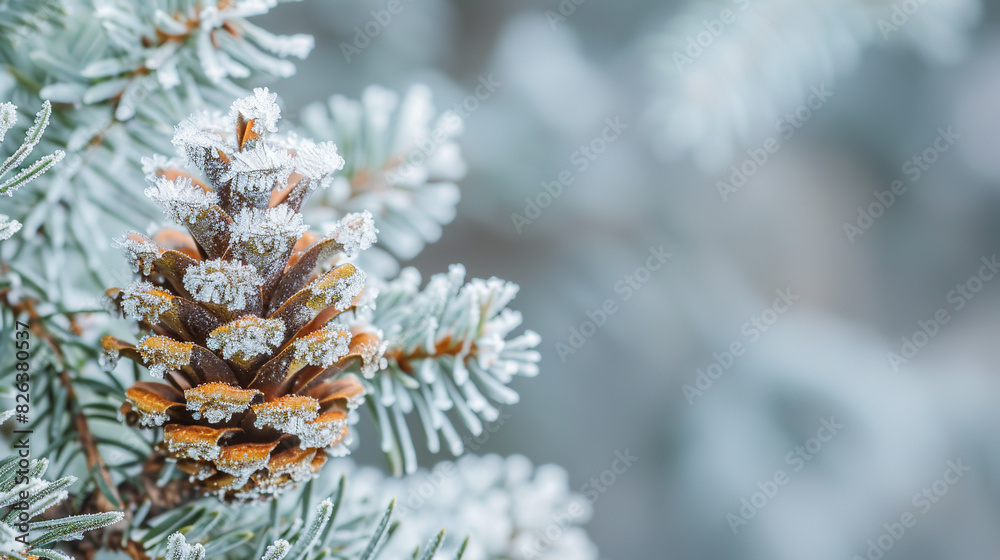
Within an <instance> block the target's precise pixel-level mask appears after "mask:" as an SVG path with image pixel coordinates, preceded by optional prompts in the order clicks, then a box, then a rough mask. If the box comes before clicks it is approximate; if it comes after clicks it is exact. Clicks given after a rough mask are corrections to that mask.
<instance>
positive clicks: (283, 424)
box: [252, 395, 319, 435]
mask: <svg viewBox="0 0 1000 560" xmlns="http://www.w3.org/2000/svg"><path fill="white" fill-rule="evenodd" d="M252 408H253V411H254V413H255V414H256V415H257V419H256V420H254V424H253V425H254V427H256V428H265V427H268V426H271V427H273V428H275V429H278V430H280V431H282V432H287V433H290V434H296V435H301V434H305V433H307V432H311V431H312V429H311V427H310V428H309V429H307V428H306V423H307V422H310V421H312V420H315V419H316V413H317V412H318V411H319V401H317V400H316V399H314V398H312V397H303V396H299V395H286V396H284V397H281V398H280V399H277V400H274V401H271V402H266V403H264V404H257V405H254V406H253V407H252Z"/></svg>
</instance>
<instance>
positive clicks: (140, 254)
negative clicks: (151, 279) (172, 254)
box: [111, 232, 163, 276]
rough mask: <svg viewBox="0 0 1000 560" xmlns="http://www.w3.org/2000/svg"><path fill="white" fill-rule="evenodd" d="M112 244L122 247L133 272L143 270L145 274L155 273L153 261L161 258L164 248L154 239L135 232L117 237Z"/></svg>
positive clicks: (118, 247)
mask: <svg viewBox="0 0 1000 560" xmlns="http://www.w3.org/2000/svg"><path fill="white" fill-rule="evenodd" d="M111 246H112V247H114V248H115V249H121V252H122V254H123V255H125V260H127V261H128V263H129V266H131V267H132V272H140V271H142V274H143V276H149V275H150V274H152V273H153V262H154V261H156V259H158V258H160V254H161V253H162V252H163V249H162V248H161V247H160V246H159V245H157V244H156V243H155V242H154V241H153V240H152V239H149V238H148V237H146V236H145V235H141V234H138V233H135V232H132V233H126V234H125V235H123V236H121V237H119V238H118V239H115V240H114V241H113V242H112V243H111Z"/></svg>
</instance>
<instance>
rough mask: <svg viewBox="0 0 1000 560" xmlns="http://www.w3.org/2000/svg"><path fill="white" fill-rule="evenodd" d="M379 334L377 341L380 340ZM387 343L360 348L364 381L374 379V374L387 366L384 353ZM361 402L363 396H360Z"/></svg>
mask: <svg viewBox="0 0 1000 560" xmlns="http://www.w3.org/2000/svg"><path fill="white" fill-rule="evenodd" d="M381 338H382V336H381V333H380V335H379V339H381ZM388 346H389V345H388V343H386V342H379V343H377V344H375V343H370V344H366V345H364V346H362V347H361V348H360V352H361V375H363V376H364V377H365V379H371V378H372V377H375V374H376V373H378V372H379V370H383V369H385V368H386V367H388V366H389V363H388V360H386V359H385V351H386V349H387V348H388ZM362 400H364V396H363V395H362Z"/></svg>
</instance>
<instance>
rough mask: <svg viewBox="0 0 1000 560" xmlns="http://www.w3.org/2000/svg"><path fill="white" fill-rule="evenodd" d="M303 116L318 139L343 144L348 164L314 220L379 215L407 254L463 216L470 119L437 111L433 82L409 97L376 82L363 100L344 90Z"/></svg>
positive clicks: (396, 250)
mask: <svg viewBox="0 0 1000 560" xmlns="http://www.w3.org/2000/svg"><path fill="white" fill-rule="evenodd" d="M301 120H302V123H303V126H304V127H305V129H306V130H307V131H308V132H309V133H310V135H311V136H313V137H314V138H318V139H321V140H329V141H332V142H335V143H336V144H337V147H338V148H339V149H340V153H341V155H342V156H343V157H344V161H345V162H346V163H345V166H344V171H343V174H342V175H341V176H338V177H336V178H334V179H333V185H332V186H331V188H330V189H327V190H326V191H324V192H323V193H321V195H320V196H319V197H318V198H317V200H316V202H315V203H314V204H313V205H312V206H311V207H310V208H308V209H307V216H308V217H310V218H311V219H313V220H316V221H327V222H330V221H333V220H335V219H339V218H340V217H342V216H343V215H344V214H345V213H349V212H361V211H367V212H371V213H372V214H373V215H374V217H375V225H376V226H377V227H378V228H379V231H380V233H381V235H380V238H379V243H380V246H382V247H384V248H385V249H387V250H388V251H389V253H391V254H393V255H395V256H396V257H398V258H400V259H409V258H412V257H414V256H416V254H417V253H419V252H420V251H421V250H422V249H423V247H424V245H425V244H426V243H432V242H434V241H437V240H438V239H439V238H440V237H441V226H442V225H444V224H447V223H449V222H451V221H452V220H453V219H454V217H455V206H456V204H457V203H458V199H459V191H458V186H457V185H456V184H455V182H456V181H458V180H460V179H461V178H462V177H463V176H464V175H465V172H466V167H465V163H464V162H463V161H462V158H461V153H460V150H459V147H458V144H457V143H456V141H455V139H456V137H457V136H458V135H459V134H461V132H462V127H463V124H462V119H461V117H460V116H458V115H457V114H455V113H453V112H451V111H446V112H444V113H441V114H437V112H436V110H435V108H434V105H433V100H432V96H431V92H430V89H429V88H428V87H427V86H424V85H416V86H413V87H412V88H410V90H409V91H408V92H407V93H406V95H405V96H404V97H403V99H402V100H400V98H399V95H397V94H396V93H395V92H392V91H389V90H387V89H384V88H381V87H374V86H373V87H369V88H367V89H366V90H365V91H364V93H363V94H362V96H361V100H360V101H355V100H350V99H347V98H345V97H343V96H339V95H337V96H334V97H331V98H330V99H329V101H328V102H327V103H326V104H320V103H315V104H312V105H310V106H308V107H306V108H305V109H303V111H302V119H301Z"/></svg>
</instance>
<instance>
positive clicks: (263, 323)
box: [207, 315, 285, 361]
mask: <svg viewBox="0 0 1000 560" xmlns="http://www.w3.org/2000/svg"><path fill="white" fill-rule="evenodd" d="M284 339H285V323H284V321H282V320H281V319H261V318H260V317H257V316H255V315H247V316H245V317H242V318H240V319H237V320H235V321H232V322H230V323H227V324H225V325H222V326H221V327H219V328H217V329H215V330H214V331H212V333H211V334H210V335H209V337H208V341H207V345H208V347H209V348H211V349H212V350H221V351H222V357H223V358H225V359H227V360H229V359H232V358H233V357H236V358H237V359H239V360H247V361H249V360H252V359H254V358H256V357H257V356H264V355H266V354H269V353H270V352H271V351H272V350H273V349H275V348H277V347H278V346H280V345H281V343H282V342H283V341H284Z"/></svg>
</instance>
